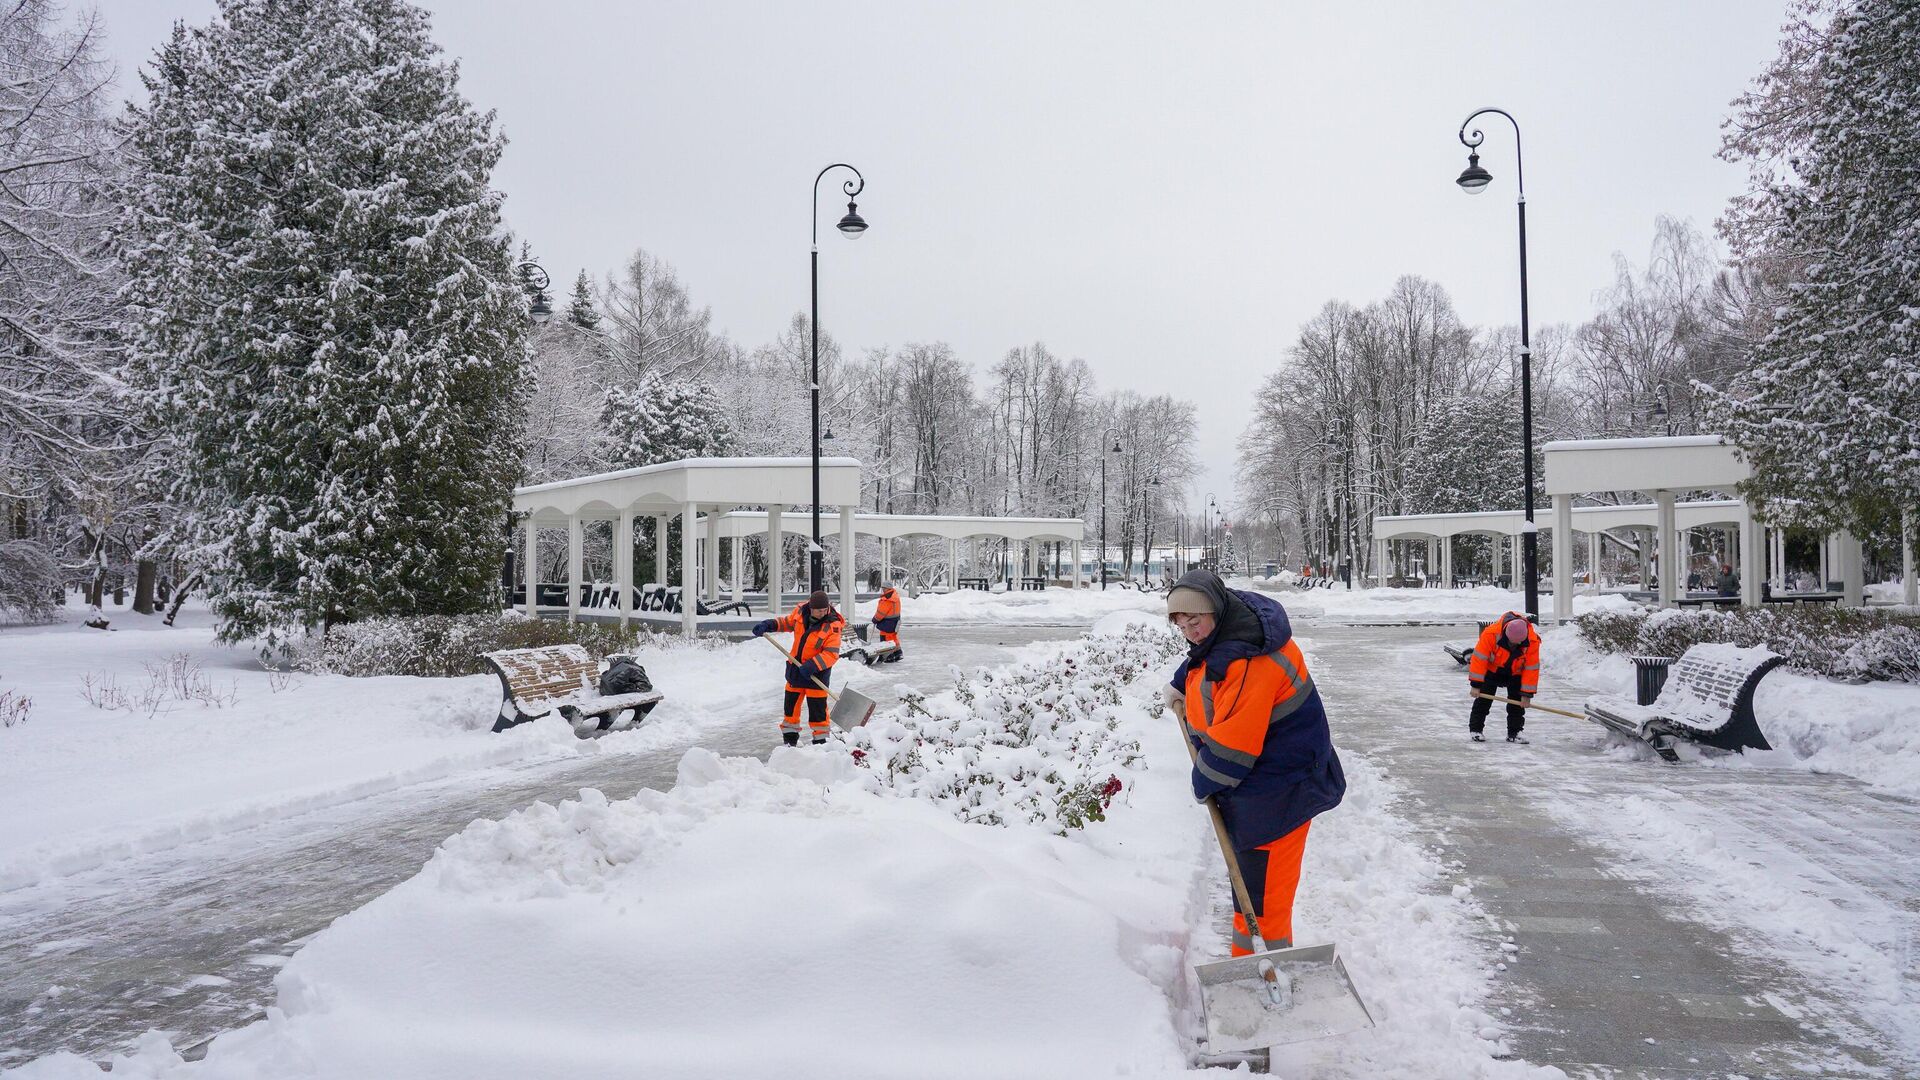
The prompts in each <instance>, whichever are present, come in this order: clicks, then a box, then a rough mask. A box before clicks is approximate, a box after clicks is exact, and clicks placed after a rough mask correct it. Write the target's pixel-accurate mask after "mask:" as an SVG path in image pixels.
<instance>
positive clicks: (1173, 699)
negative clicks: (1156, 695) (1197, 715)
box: [1160, 686, 1187, 720]
mask: <svg viewBox="0 0 1920 1080" xmlns="http://www.w3.org/2000/svg"><path fill="white" fill-rule="evenodd" d="M1160 697H1161V700H1163V701H1165V702H1166V703H1167V708H1169V709H1172V710H1173V714H1174V715H1175V716H1178V717H1179V718H1180V719H1182V720H1185V719H1186V718H1187V695H1185V694H1183V693H1181V692H1180V691H1178V690H1175V689H1174V688H1173V687H1171V686H1163V687H1161V688H1160Z"/></svg>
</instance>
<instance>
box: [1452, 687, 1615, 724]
mask: <svg viewBox="0 0 1920 1080" xmlns="http://www.w3.org/2000/svg"><path fill="white" fill-rule="evenodd" d="M1473 696H1474V697H1483V698H1486V699H1487V700H1488V701H1497V702H1499V703H1500V704H1502V705H1518V706H1520V707H1521V708H1523V709H1539V710H1540V711H1542V712H1550V713H1552V714H1553V715H1555V716H1571V717H1573V718H1574V719H1575V720H1585V719H1586V718H1587V717H1586V714H1585V713H1577V712H1568V711H1567V710H1565V709H1556V708H1554V707H1553V706H1551V705H1535V704H1534V703H1533V702H1531V701H1515V700H1514V699H1512V698H1503V697H1495V696H1494V695H1492V694H1483V693H1481V692H1479V691H1478V690H1475V691H1474V692H1473Z"/></svg>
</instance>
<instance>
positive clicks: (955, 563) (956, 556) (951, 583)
mask: <svg viewBox="0 0 1920 1080" xmlns="http://www.w3.org/2000/svg"><path fill="white" fill-rule="evenodd" d="M959 587H960V541H958V540H955V539H954V538H953V537H951V536H949V537H947V588H949V589H958V588H959Z"/></svg>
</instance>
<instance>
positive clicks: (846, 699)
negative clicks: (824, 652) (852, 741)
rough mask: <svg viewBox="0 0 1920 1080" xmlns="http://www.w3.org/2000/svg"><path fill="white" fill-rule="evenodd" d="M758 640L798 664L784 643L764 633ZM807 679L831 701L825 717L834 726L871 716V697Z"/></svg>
mask: <svg viewBox="0 0 1920 1080" xmlns="http://www.w3.org/2000/svg"><path fill="white" fill-rule="evenodd" d="M760 640H762V641H764V642H766V643H767V644H769V645H771V646H773V647H774V648H776V649H779V650H780V655H781V656H784V657H786V658H787V662H788V663H790V664H792V665H793V666H794V667H799V666H800V661H798V660H795V659H794V658H793V654H792V653H790V652H788V651H787V647H786V646H785V645H782V644H780V643H779V642H777V641H775V640H773V639H772V638H770V637H768V636H766V635H765V634H762V635H761V636H760ZM807 679H808V681H810V682H812V683H813V685H815V686H817V687H819V688H820V689H821V691H822V692H824V693H825V694H826V695H827V700H828V701H831V702H833V708H832V709H831V710H830V711H829V712H828V713H827V719H829V720H832V721H833V726H834V727H837V728H839V729H840V730H842V731H846V730H848V729H849V728H857V727H860V726H862V725H864V724H865V723H866V722H867V721H868V720H870V719H872V718H873V710H874V704H873V699H872V698H870V697H868V696H867V695H865V694H863V693H861V692H860V691H858V690H855V689H853V688H852V687H848V688H847V689H845V690H842V691H840V692H839V693H837V694H836V693H834V692H833V691H831V690H828V689H827V684H826V683H823V682H821V681H820V680H819V679H816V678H814V677H813V676H811V675H809V676H807Z"/></svg>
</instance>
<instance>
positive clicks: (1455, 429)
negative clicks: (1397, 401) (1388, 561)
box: [1405, 393, 1524, 514]
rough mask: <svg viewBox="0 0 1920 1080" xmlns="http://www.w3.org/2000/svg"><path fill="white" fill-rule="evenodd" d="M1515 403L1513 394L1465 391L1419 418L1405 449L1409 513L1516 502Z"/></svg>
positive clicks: (1463, 511) (1449, 511) (1469, 509)
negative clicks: (1408, 445) (1418, 425)
mask: <svg viewBox="0 0 1920 1080" xmlns="http://www.w3.org/2000/svg"><path fill="white" fill-rule="evenodd" d="M1523 479H1524V477H1523V476H1522V469H1521V457H1520V415H1519V407H1518V405H1517V404H1516V403H1515V402H1514V400H1513V397H1512V395H1511V394H1493V393H1487V394H1468V395H1465V396H1462V397H1456V398H1453V399H1451V400H1449V401H1446V402H1443V403H1441V404H1440V405H1439V406H1438V407H1437V408H1435V409H1434V411H1433V412H1431V413H1429V414H1428V415H1427V418H1426V419H1425V420H1424V421H1422V422H1421V424H1420V427H1419V429H1418V430H1417V431H1415V433H1414V437H1413V446H1412V448H1411V449H1410V450H1409V451H1408V454H1407V472H1406V488H1405V492H1406V496H1405V497H1406V505H1407V512H1408V513H1410V514H1466V513H1473V512H1476V511H1482V510H1511V509H1513V508H1514V507H1516V506H1519V505H1520V493H1521V488H1522V483H1523Z"/></svg>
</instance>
